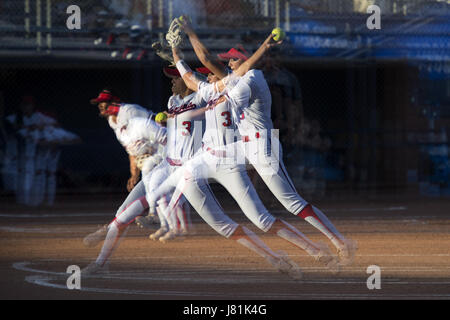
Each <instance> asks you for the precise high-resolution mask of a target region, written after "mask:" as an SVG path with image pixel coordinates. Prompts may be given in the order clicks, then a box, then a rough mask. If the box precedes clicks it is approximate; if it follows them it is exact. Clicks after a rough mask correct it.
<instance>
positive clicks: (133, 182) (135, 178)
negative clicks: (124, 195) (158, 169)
mask: <svg viewBox="0 0 450 320" xmlns="http://www.w3.org/2000/svg"><path fill="white" fill-rule="evenodd" d="M138 182H139V176H131V177H130V179H128V182H127V190H128V192H131V190H133V188H134V186H135V185H136V184H137V183H138Z"/></svg>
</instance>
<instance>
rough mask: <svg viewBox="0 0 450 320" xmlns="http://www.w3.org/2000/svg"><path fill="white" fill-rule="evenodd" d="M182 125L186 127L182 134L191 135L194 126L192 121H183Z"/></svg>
mask: <svg viewBox="0 0 450 320" xmlns="http://www.w3.org/2000/svg"><path fill="white" fill-rule="evenodd" d="M181 125H182V126H184V129H185V131H182V132H181V134H182V135H183V136H190V135H191V128H192V123H191V121H183V123H182V124H181Z"/></svg>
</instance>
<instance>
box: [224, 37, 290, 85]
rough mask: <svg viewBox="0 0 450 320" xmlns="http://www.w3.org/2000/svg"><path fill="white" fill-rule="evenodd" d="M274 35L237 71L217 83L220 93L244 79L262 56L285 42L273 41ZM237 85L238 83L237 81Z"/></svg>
mask: <svg viewBox="0 0 450 320" xmlns="http://www.w3.org/2000/svg"><path fill="white" fill-rule="evenodd" d="M273 37H274V35H273V34H272V33H271V34H270V35H269V36H268V37H267V38H266V40H265V41H264V42H263V43H262V44H261V45H260V46H259V48H258V50H256V51H255V52H254V53H253V54H252V56H251V57H250V58H248V59H247V60H245V61H244V62H243V63H242V64H241V65H240V66H239V67H238V68H237V70H235V71H233V73H232V74H231V75H229V76H228V77H225V78H223V79H222V81H219V82H217V84H216V88H217V90H218V91H220V92H221V91H223V90H224V89H225V88H226V87H227V86H228V85H229V84H230V83H231V82H232V81H233V79H234V80H236V79H238V78H239V77H242V76H243V75H244V74H246V73H247V72H248V71H249V70H251V69H253V67H254V66H255V64H256V63H258V61H259V60H260V59H261V58H262V56H263V55H264V54H265V53H266V52H267V51H268V50H269V49H270V48H272V47H274V46H276V45H280V44H281V43H282V42H283V41H282V40H281V41H277V42H275V41H274V40H273ZM235 83H237V81H235Z"/></svg>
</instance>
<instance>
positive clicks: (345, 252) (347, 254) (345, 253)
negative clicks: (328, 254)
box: [338, 240, 358, 266]
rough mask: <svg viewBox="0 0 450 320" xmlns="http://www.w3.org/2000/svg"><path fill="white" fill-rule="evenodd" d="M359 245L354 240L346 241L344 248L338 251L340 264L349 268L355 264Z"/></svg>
mask: <svg viewBox="0 0 450 320" xmlns="http://www.w3.org/2000/svg"><path fill="white" fill-rule="evenodd" d="M356 250H358V244H357V243H356V241H353V240H344V246H343V247H342V248H340V249H338V256H339V264H340V265H341V266H348V265H350V264H352V263H353V260H354V259H355V254H356Z"/></svg>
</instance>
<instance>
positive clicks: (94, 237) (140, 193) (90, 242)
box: [83, 181, 148, 247]
mask: <svg viewBox="0 0 450 320" xmlns="http://www.w3.org/2000/svg"><path fill="white" fill-rule="evenodd" d="M144 196H145V186H144V183H143V182H142V181H140V182H139V183H138V184H137V185H136V186H135V187H134V188H133V190H131V192H130V193H129V194H128V196H127V197H126V199H125V201H124V202H123V203H122V205H121V206H120V207H119V209H118V210H117V211H116V217H118V216H119V215H120V214H122V213H123V212H125V210H127V209H128V208H129V207H130V205H131V204H132V203H134V202H135V201H136V200H138V199H139V198H141V197H144ZM145 203H146V201H145V202H143V201H141V204H144V205H145V206H146V207H147V208H148V204H145ZM134 209H136V210H139V208H134ZM130 210H131V209H130ZM107 232H108V225H104V226H102V227H100V228H99V229H98V230H97V231H95V232H93V233H91V234H88V235H87V236H86V237H85V238H84V239H83V243H84V245H85V246H86V247H95V246H96V245H98V244H99V243H100V242H101V241H102V240H103V239H104V238H105V235H106V233H107Z"/></svg>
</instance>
